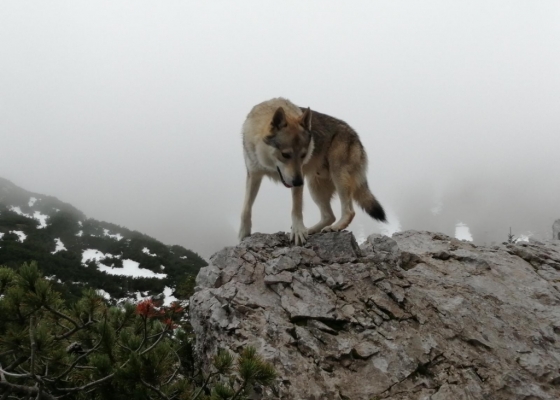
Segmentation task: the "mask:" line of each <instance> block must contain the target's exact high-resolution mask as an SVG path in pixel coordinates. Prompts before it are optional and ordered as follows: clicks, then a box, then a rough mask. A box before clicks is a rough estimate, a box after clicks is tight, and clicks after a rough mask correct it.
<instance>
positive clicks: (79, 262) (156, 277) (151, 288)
mask: <svg viewBox="0 0 560 400" xmlns="http://www.w3.org/2000/svg"><path fill="white" fill-rule="evenodd" d="M32 260H35V261H37V262H38V264H39V267H40V268H41V270H42V271H43V273H44V274H45V275H46V276H48V277H50V279H52V280H54V281H55V282H56V283H57V285H59V287H58V289H59V290H62V291H64V292H65V294H66V295H67V296H69V297H76V296H79V295H80V293H81V290H82V288H83V287H84V286H88V287H93V288H95V289H101V290H103V291H104V293H105V294H106V297H107V298H109V296H110V298H111V299H113V301H117V299H122V298H133V299H139V298H141V297H144V296H148V295H157V294H161V293H164V294H165V295H166V296H167V297H168V298H172V297H170V296H171V295H172V293H174V290H175V288H176V287H177V285H179V284H181V283H182V282H185V281H186V280H187V279H188V277H189V276H195V275H196V274H197V273H198V271H199V269H200V268H201V267H203V266H205V265H206V262H205V261H204V260H203V259H202V258H201V257H200V256H199V255H198V254H196V253H194V252H192V251H190V250H187V249H185V248H184V247H181V246H178V245H175V246H167V245H165V244H163V243H161V242H159V241H158V240H156V239H154V238H151V237H149V236H147V235H144V234H142V233H140V232H136V231H131V230H129V229H126V228H124V227H121V226H119V225H115V224H111V223H108V222H102V221H97V220H95V219H92V218H86V216H85V214H84V213H82V212H81V211H79V210H78V209H76V208H75V207H73V206H72V205H70V204H67V203H64V202H62V201H60V200H58V199H57V198H55V197H52V196H46V195H42V194H38V193H32V192H28V191H26V190H24V189H22V188H19V187H18V186H16V185H14V184H13V183H11V182H10V181H8V180H6V179H3V178H0V265H7V266H9V267H12V268H17V267H19V266H20V265H21V264H22V263H23V262H29V261H32Z"/></svg>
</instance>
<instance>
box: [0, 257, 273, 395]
mask: <svg viewBox="0 0 560 400" xmlns="http://www.w3.org/2000/svg"><path fill="white" fill-rule="evenodd" d="M0 316H1V318H0V395H1V397H0V398H1V399H2V400H4V399H28V398H35V399H45V400H54V399H59V398H63V399H90V400H91V399H103V400H105V399H108V400H121V399H122V400H124V399H126V400H130V399H132V398H134V399H138V400H144V399H146V400H148V399H165V400H172V399H181V400H202V399H212V400H215V399H216V400H217V399H220V400H240V399H246V398H247V396H248V395H249V393H250V392H251V390H252V388H253V387H254V386H255V385H263V386H268V385H271V384H272V383H273V381H274V379H275V377H276V373H275V371H274V368H273V367H272V365H270V364H268V363H266V362H264V361H263V360H262V358H261V357H260V356H259V355H258V354H257V353H256V351H255V349H254V348H250V347H248V348H246V349H245V350H244V351H243V352H242V353H241V355H240V356H239V357H238V360H237V362H236V361H235V360H234V356H233V355H231V354H230V353H229V352H227V351H225V350H222V351H219V352H218V354H217V355H216V357H215V358H214V360H213V363H212V366H211V367H210V370H209V371H203V370H201V369H200V367H199V365H198V363H197V361H196V359H195V357H194V351H193V348H192V343H193V335H192V333H191V332H189V330H188V326H189V325H188V323H185V321H184V317H185V312H184V310H183V309H182V307H181V306H180V304H179V303H174V304H172V305H171V306H169V307H157V306H156V305H155V304H154V302H153V301H152V300H145V301H142V302H140V303H139V304H129V303H127V304H123V305H122V306H120V307H114V306H113V307H111V306H109V305H108V304H107V303H106V302H105V300H104V299H103V298H102V297H101V296H100V295H99V294H98V293H96V291H95V290H92V289H89V290H85V291H84V293H83V296H82V297H81V298H80V300H79V301H77V302H76V303H74V304H72V305H68V304H66V303H65V302H64V301H63V300H62V297H61V295H60V293H58V292H56V291H55V290H54V289H53V288H52V286H51V282H50V281H48V280H46V279H44V278H43V277H42V276H41V273H40V271H39V269H38V267H37V264H36V263H34V262H33V263H30V264H24V265H23V266H22V267H21V268H20V269H19V270H18V271H14V270H12V269H10V268H5V267H0Z"/></svg>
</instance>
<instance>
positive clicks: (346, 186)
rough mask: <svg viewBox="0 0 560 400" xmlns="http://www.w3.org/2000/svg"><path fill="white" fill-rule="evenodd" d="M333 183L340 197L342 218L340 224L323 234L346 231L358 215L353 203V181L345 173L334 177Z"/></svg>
mask: <svg viewBox="0 0 560 400" xmlns="http://www.w3.org/2000/svg"><path fill="white" fill-rule="evenodd" d="M333 183H334V186H335V188H336V192H337V193H338V197H340V206H341V214H342V215H341V216H340V219H339V220H338V222H337V223H336V224H334V225H331V226H326V227H325V228H323V229H322V232H337V231H341V230H343V229H346V227H347V226H348V225H350V223H351V222H352V220H353V219H354V215H356V213H355V211H354V204H353V203H352V192H353V187H352V179H351V178H350V177H349V176H348V175H347V174H344V173H338V174H335V175H333Z"/></svg>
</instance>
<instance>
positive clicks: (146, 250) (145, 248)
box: [142, 247, 156, 257]
mask: <svg viewBox="0 0 560 400" xmlns="http://www.w3.org/2000/svg"><path fill="white" fill-rule="evenodd" d="M142 253H144V254H147V255H149V256H152V257H155V256H156V254H153V253H150V249H148V248H147V247H144V248H143V249H142Z"/></svg>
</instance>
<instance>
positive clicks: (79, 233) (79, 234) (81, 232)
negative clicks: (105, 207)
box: [76, 231, 84, 236]
mask: <svg viewBox="0 0 560 400" xmlns="http://www.w3.org/2000/svg"><path fill="white" fill-rule="evenodd" d="M83 234H84V231H80V232H78V233H76V236H82V235H83Z"/></svg>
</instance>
